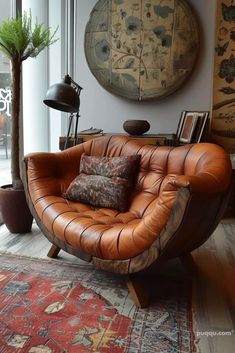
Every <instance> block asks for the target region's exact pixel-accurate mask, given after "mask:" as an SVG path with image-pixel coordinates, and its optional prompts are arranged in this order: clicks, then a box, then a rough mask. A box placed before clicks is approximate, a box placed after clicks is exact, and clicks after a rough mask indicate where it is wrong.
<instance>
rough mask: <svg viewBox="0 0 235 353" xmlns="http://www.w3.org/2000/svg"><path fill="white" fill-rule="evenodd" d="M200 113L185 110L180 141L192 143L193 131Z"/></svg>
mask: <svg viewBox="0 0 235 353" xmlns="http://www.w3.org/2000/svg"><path fill="white" fill-rule="evenodd" d="M197 120H198V114H197V112H189V111H185V114H184V115H183V117H182V127H179V128H180V132H179V142H181V143H190V142H192V138H193V133H194V130H195V127H196V124H197Z"/></svg>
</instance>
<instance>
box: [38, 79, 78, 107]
mask: <svg viewBox="0 0 235 353" xmlns="http://www.w3.org/2000/svg"><path fill="white" fill-rule="evenodd" d="M70 83H71V81H70V80H68V76H66V77H65V79H64V80H63V81H62V82H60V83H56V84H54V85H52V86H50V87H49V89H48V91H47V94H46V98H45V99H44V101H43V102H44V103H45V104H46V105H48V106H49V107H51V108H54V109H57V110H60V111H62V112H67V113H76V112H78V111H79V106H80V98H79V94H78V92H77V91H76V89H75V88H74V87H72V86H71V85H70Z"/></svg>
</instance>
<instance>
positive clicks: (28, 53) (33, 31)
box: [0, 12, 58, 61]
mask: <svg viewBox="0 0 235 353" xmlns="http://www.w3.org/2000/svg"><path fill="white" fill-rule="evenodd" d="M57 30H58V27H57V29H56V30H55V31H54V32H53V33H51V29H50V28H48V27H45V26H44V25H43V24H41V23H38V22H36V24H35V26H34V28H32V16H31V12H30V13H29V14H27V13H26V12H25V13H24V14H23V15H22V16H17V17H16V18H12V19H8V20H6V21H4V22H3V23H2V24H1V25H0V50H1V51H2V52H4V54H6V55H7V56H8V57H9V58H10V59H16V58H18V59H19V60H20V61H23V60H26V59H27V58H28V57H36V56H37V55H38V54H39V53H40V52H41V51H42V50H43V49H44V48H46V47H49V46H50V45H51V44H53V43H54V42H56V41H57V40H58V39H55V34H56V32H57Z"/></svg>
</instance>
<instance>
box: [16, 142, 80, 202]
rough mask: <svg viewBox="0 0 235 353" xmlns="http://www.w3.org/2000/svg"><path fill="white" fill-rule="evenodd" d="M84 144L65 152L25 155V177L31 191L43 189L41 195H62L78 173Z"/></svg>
mask: <svg viewBox="0 0 235 353" xmlns="http://www.w3.org/2000/svg"><path fill="white" fill-rule="evenodd" d="M83 152H84V148H83V145H82V144H81V145H77V146H75V147H72V148H70V149H68V150H65V151H63V152H56V153H47V152H41V153H31V154H28V155H26V156H25V157H24V161H23V163H24V168H23V169H24V170H25V175H24V177H23V178H24V179H25V181H26V183H27V184H28V189H29V191H30V190H31V191H32V190H34V191H35V190H37V189H38V188H39V189H40V190H41V191H42V193H41V196H43V195H44V194H45V195H58V196H59V195H61V194H63V192H65V190H66V189H67V187H68V186H69V184H70V182H71V181H72V180H73V179H74V178H75V177H76V176H77V175H78V172H79V165H80V159H81V155H82V153H83Z"/></svg>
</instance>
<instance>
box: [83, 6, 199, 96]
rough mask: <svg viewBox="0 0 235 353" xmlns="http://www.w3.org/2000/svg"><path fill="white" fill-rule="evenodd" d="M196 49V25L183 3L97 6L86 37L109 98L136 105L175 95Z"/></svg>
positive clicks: (93, 69)
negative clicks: (133, 101) (129, 101)
mask: <svg viewBox="0 0 235 353" xmlns="http://www.w3.org/2000/svg"><path fill="white" fill-rule="evenodd" d="M198 47H199V35H198V25H197V21H196V18H195V15H194V14H193V12H192V10H191V8H190V7H189V4H188V3H187V2H186V1H185V0H99V1H98V2H97V3H96V5H95V6H94V8H93V10H92V12H91V15H90V19H89V21H88V23H87V26H86V31H85V53H86V59H87V62H88V65H89V68H90V70H91V72H92V73H93V75H94V76H95V77H96V79H97V80H98V82H99V83H100V84H101V85H102V86H103V87H104V88H105V89H107V90H108V91H109V92H112V93H114V94H116V95H119V96H122V97H126V98H130V99H134V100H148V99H158V98H162V97H164V96H167V95H169V94H171V93H172V92H174V91H175V90H177V89H178V88H179V87H180V86H181V85H182V83H183V82H184V81H185V79H186V78H187V77H188V75H189V74H190V73H191V71H192V69H193V66H194V63H195V60H196V56H197V52H198Z"/></svg>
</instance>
